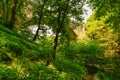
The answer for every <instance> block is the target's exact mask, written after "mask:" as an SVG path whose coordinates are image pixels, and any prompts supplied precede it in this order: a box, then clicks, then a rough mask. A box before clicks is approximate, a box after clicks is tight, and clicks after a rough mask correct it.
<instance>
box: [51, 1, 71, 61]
mask: <svg viewBox="0 0 120 80" xmlns="http://www.w3.org/2000/svg"><path fill="white" fill-rule="evenodd" d="M69 1H70V0H68V3H67V5H66V7H65V9H64V13H63V15H62V12H61V7H60V0H59V1H58V17H57V23H58V26H57V29H56V35H55V38H54V47H53V59H55V57H56V51H57V46H58V38H59V33H60V31H61V29H62V27H63V23H64V20H65V18H66V16H67V11H68V7H69V5H68V4H69ZM61 18H62V20H61V21H60V19H61Z"/></svg>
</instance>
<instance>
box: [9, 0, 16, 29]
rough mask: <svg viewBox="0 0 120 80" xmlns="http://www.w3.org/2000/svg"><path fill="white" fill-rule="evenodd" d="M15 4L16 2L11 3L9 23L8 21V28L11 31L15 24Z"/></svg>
mask: <svg viewBox="0 0 120 80" xmlns="http://www.w3.org/2000/svg"><path fill="white" fill-rule="evenodd" d="M17 2H18V0H14V1H13V6H12V15H11V21H10V24H9V26H8V27H9V28H10V29H12V28H13V27H14V24H15V15H16V7H17Z"/></svg>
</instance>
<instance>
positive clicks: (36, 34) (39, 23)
mask: <svg viewBox="0 0 120 80" xmlns="http://www.w3.org/2000/svg"><path fill="white" fill-rule="evenodd" d="M44 6H45V0H44V3H43V5H42V8H41V11H40V15H39V17H40V18H39V21H38V28H37V31H36V33H35V36H34V38H33V41H35V40H36V39H37V36H38V33H39V30H40V25H41V20H42V15H43V10H44ZM38 14H39V13H38Z"/></svg>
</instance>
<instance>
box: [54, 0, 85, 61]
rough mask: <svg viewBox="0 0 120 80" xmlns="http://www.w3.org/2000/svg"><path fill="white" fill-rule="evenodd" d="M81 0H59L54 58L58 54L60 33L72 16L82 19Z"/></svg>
mask: <svg viewBox="0 0 120 80" xmlns="http://www.w3.org/2000/svg"><path fill="white" fill-rule="evenodd" d="M83 3H84V2H82V1H81V0H58V1H57V27H56V31H55V38H54V48H53V59H55V56H56V50H57V46H58V38H59V34H60V33H62V31H64V30H65V28H66V27H67V26H69V21H70V18H74V19H75V20H76V21H81V16H80V14H82V7H83V5H84V4H83Z"/></svg>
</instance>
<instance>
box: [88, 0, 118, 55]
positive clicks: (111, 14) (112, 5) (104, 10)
mask: <svg viewBox="0 0 120 80" xmlns="http://www.w3.org/2000/svg"><path fill="white" fill-rule="evenodd" d="M89 4H90V5H91V7H92V8H93V9H94V10H95V15H96V18H98V19H100V17H103V18H104V17H106V16H107V18H106V20H105V21H104V22H105V23H109V24H110V27H112V28H113V29H114V32H115V33H116V34H118V42H119V45H120V41H119V40H120V37H119V34H120V15H119V14H120V0H97V1H96V0H89ZM118 53H120V51H118Z"/></svg>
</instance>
